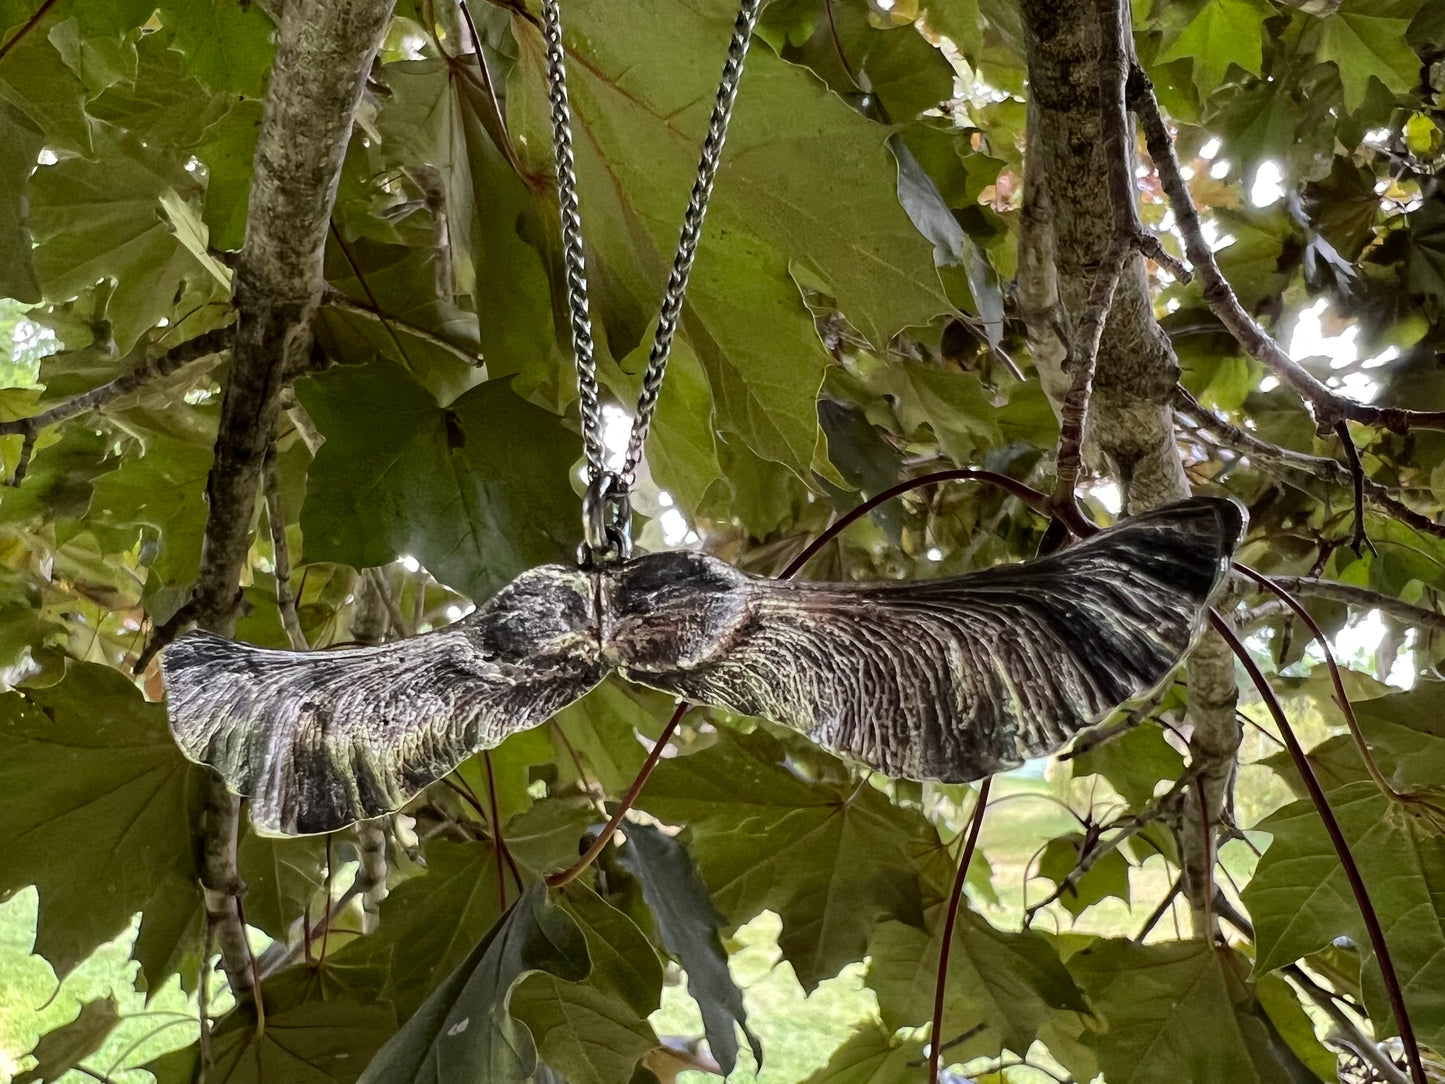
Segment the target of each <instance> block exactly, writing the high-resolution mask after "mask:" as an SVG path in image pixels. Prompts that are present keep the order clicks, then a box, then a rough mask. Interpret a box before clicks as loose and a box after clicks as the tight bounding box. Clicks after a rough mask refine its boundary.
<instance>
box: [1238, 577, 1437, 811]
mask: <svg viewBox="0 0 1445 1084" xmlns="http://www.w3.org/2000/svg"><path fill="white" fill-rule="evenodd" d="M1234 568H1235V569H1236V570H1237V571H1238V572H1239V573H1241V574H1242V575H1244V576H1247V577H1248V578H1249V579H1251V580H1253V581H1254V582H1255V583H1257V584H1259V586H1261V587H1263V588H1264V589H1265V590H1266V591H1270V592H1272V593H1273V594H1274V595H1275V596H1276V597H1278V598H1279V599H1280V601H1282V602H1283V603H1284V604H1285V605H1286V606H1288V607H1289V608H1290V609H1291V610H1292V611H1294V614H1295V616H1296V617H1298V618H1299V619H1300V620H1301V621H1303V622H1304V625H1305V627H1306V628H1307V629H1309V630H1310V635H1311V636H1312V637H1313V638H1314V641H1315V643H1316V644H1318V645H1319V648H1320V650H1321V651H1322V652H1323V653H1324V656H1325V666H1326V667H1327V668H1328V669H1329V672H1330V682H1331V684H1332V685H1333V686H1334V699H1335V704H1336V705H1337V706H1338V707H1339V709H1340V713H1341V714H1342V715H1343V716H1344V717H1345V725H1346V726H1347V727H1348V728H1349V731H1350V737H1351V738H1352V739H1353V740H1354V743H1355V748H1356V750H1358V752H1359V754H1360V759H1361V760H1362V761H1364V764H1365V770H1366V771H1367V772H1368V773H1369V776H1370V778H1371V779H1372V780H1373V781H1374V783H1375V786H1377V787H1379V788H1380V791H1381V792H1382V793H1383V794H1384V795H1385V797H1387V798H1389V799H1390V800H1391V801H1393V802H1398V803H1400V804H1402V805H1415V806H1419V807H1421V808H1422V809H1423V810H1425V811H1426V812H1427V814H1429V815H1430V816H1431V817H1432V819H1436V820H1437V823H1439V824H1445V809H1441V808H1440V807H1439V806H1438V805H1436V804H1435V803H1434V802H1431V801H1429V800H1428V799H1425V798H1421V797H1419V796H1417V795H1412V794H1406V793H1402V792H1400V791H1398V790H1396V789H1395V788H1394V787H1393V786H1391V784H1390V781H1389V780H1388V779H1386V778H1385V773H1384V772H1382V771H1381V770H1380V766H1379V764H1377V763H1376V762H1375V755H1374V753H1373V752H1371V750H1370V745H1369V743H1368V742H1367V741H1365V732H1364V731H1363V730H1361V729H1360V720H1359V719H1358V718H1357V717H1356V715H1355V706H1354V704H1352V703H1351V702H1350V697H1349V694H1348V693H1347V692H1345V680H1344V676H1343V675H1342V674H1341V673H1340V667H1339V664H1338V663H1337V662H1335V655H1334V652H1333V651H1332V650H1331V649H1330V644H1329V641H1328V640H1326V639H1325V634H1324V632H1323V631H1322V630H1321V629H1320V626H1319V624H1318V623H1317V622H1316V621H1315V619H1314V618H1313V617H1311V616H1310V612H1309V611H1308V610H1306V609H1305V608H1304V606H1302V605H1301V604H1300V601H1299V599H1297V598H1295V597H1294V596H1293V595H1292V594H1290V593H1289V592H1288V591H1286V590H1285V589H1284V588H1283V587H1281V586H1280V585H1279V584H1278V583H1277V582H1275V581H1273V580H1271V579H1270V578H1269V577H1268V576H1265V575H1262V574H1260V573H1258V572H1256V571H1255V570H1254V569H1252V568H1249V567H1248V566H1246V565H1241V564H1237V563H1236V564H1235V565H1234Z"/></svg>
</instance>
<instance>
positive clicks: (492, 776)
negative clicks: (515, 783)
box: [482, 749, 522, 911]
mask: <svg viewBox="0 0 1445 1084" xmlns="http://www.w3.org/2000/svg"><path fill="white" fill-rule="evenodd" d="M482 763H483V764H485V765H486V768H487V801H488V802H489V803H490V805H491V809H492V818H491V819H492V842H493V843H494V844H495V845H496V848H497V855H498V857H499V858H501V859H502V861H504V862H506V864H507V868H508V869H510V870H511V871H512V880H514V881H516V882H517V891H518V892H521V891H522V874H521V872H520V871H519V870H518V869H517V860H516V859H515V858H513V857H512V852H511V851H510V850H508V848H507V841H506V840H505V839H503V838H502V815H501V813H499V812H498V811H497V776H496V773H495V772H494V771H493V769H492V751H491V750H490V749H484V750H483V751H482ZM501 880H502V864H501V862H498V863H497V882H498V887H499V888H500V887H501ZM506 909H507V894H506V892H505V890H504V891H503V892H502V910H503V911H505V910H506Z"/></svg>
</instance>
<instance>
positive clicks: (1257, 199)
mask: <svg viewBox="0 0 1445 1084" xmlns="http://www.w3.org/2000/svg"><path fill="white" fill-rule="evenodd" d="M1283 179H1284V172H1283V171H1282V170H1281V169H1280V166H1279V163H1278V162H1276V161H1275V160H1274V159H1273V158H1266V159H1265V160H1264V161H1263V162H1261V163H1260V164H1259V168H1258V169H1256V170H1255V171H1254V182H1253V184H1251V185H1250V188H1249V202H1250V203H1251V204H1253V205H1254V206H1255V207H1269V206H1271V205H1272V204H1275V203H1278V202H1279V201H1280V200H1282V199H1284V186H1283V185H1282V184H1281V183H1280V181H1281V180H1283Z"/></svg>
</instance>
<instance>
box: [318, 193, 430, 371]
mask: <svg viewBox="0 0 1445 1084" xmlns="http://www.w3.org/2000/svg"><path fill="white" fill-rule="evenodd" d="M327 227H328V229H329V230H330V232H331V239H332V240H333V241H335V242H336V247H337V249H338V250H340V252H341V256H342V259H344V260H345V261H346V265H347V266H348V267H350V268H351V273H352V274H353V275H355V276H356V281H357V282H359V283H360V284H361V291H362V293H364V294H366V300H367V301H369V302H371V310H372V312H373V313H375V315H376V318H377V320H379V321H380V322H381V326H382V327H383V328H385V329H386V334H387V335H388V336H389V337H390V339H391V344H392V345H393V346H395V347H396V352H397V354H399V355H400V357H401V360H402V362H403V363H404V364H405V365H406V367H407V368H408V369H410V368H413V366H412V363H411V358H410V357H409V356H408V355H407V352H406V347H404V346H402V345H401V337H400V336H398V335H397V333H396V325H395V324H394V323H393V322H392V319H391V317H390V316H387V315H386V314H384V313H383V312H382V311H381V302H379V301H377V300H376V295H375V294H374V293H372V292H371V283H369V282H367V281H366V275H365V274H364V273H363V272H362V270H361V266H360V265H359V264H358V263H357V262H356V259H355V257H353V256H352V255H351V246H350V245H348V244H347V243H346V239H345V238H343V237H342V236H341V231H340V230H338V229H337V228H336V220H335V219H334V218H333V219H331V220H330V221H329V222H328V223H327Z"/></svg>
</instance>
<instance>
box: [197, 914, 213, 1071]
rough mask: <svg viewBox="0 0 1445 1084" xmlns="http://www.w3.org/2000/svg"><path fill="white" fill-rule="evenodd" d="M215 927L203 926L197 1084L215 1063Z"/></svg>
mask: <svg viewBox="0 0 1445 1084" xmlns="http://www.w3.org/2000/svg"><path fill="white" fill-rule="evenodd" d="M215 933H216V931H215V927H214V926H212V925H211V924H210V923H209V922H203V923H202V924H201V965H200V969H199V970H200V973H199V975H198V976H197V982H196V1020H197V1023H199V1024H200V1035H199V1037H198V1038H197V1040H196V1042H197V1045H198V1046H199V1047H200V1051H201V1064H200V1065H199V1066H198V1072H197V1074H196V1080H197V1084H205V1081H206V1077H207V1075H208V1074H209V1073H210V1071H211V1066H212V1065H214V1064H215V1063H214V1061H213V1059H212V1056H211V1015H210V1014H211V990H210V981H211V976H210V975H209V974H208V972H209V971H210V970H211V947H212V943H213V942H214V940H215Z"/></svg>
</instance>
